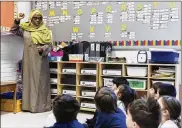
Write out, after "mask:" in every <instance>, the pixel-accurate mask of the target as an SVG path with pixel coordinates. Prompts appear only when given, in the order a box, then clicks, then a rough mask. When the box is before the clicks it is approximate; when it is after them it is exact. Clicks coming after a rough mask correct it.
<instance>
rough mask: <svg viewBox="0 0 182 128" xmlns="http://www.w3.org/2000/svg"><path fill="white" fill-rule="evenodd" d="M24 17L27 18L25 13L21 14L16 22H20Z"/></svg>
mask: <svg viewBox="0 0 182 128" xmlns="http://www.w3.org/2000/svg"><path fill="white" fill-rule="evenodd" d="M24 17H25V14H24V13H19V16H18V18H16V21H20V20H21V19H23V18H24Z"/></svg>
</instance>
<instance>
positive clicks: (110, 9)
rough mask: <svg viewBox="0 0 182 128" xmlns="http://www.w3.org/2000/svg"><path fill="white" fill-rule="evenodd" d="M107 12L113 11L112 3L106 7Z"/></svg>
mask: <svg viewBox="0 0 182 128" xmlns="http://www.w3.org/2000/svg"><path fill="white" fill-rule="evenodd" d="M106 12H107V13H111V12H112V7H111V6H110V5H108V6H107V7H106Z"/></svg>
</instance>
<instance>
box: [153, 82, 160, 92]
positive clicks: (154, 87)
mask: <svg viewBox="0 0 182 128" xmlns="http://www.w3.org/2000/svg"><path fill="white" fill-rule="evenodd" d="M161 84H162V83H161V82H155V83H154V84H153V85H152V88H153V89H154V92H155V94H157V90H158V89H159V86H160V85H161Z"/></svg>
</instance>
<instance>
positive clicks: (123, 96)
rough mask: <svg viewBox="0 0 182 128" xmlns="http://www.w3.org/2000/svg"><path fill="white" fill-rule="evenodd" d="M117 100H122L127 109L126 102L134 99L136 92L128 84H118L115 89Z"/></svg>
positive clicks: (128, 102)
mask: <svg viewBox="0 0 182 128" xmlns="http://www.w3.org/2000/svg"><path fill="white" fill-rule="evenodd" d="M115 93H116V95H117V98H118V100H120V101H122V102H123V103H124V105H125V108H126V109H127V107H128V104H130V103H131V102H133V101H134V100H135V99H136V97H137V96H136V92H135V90H134V89H132V88H130V87H129V86H128V85H126V84H124V85H120V86H119V87H118V88H117V90H116V91H115Z"/></svg>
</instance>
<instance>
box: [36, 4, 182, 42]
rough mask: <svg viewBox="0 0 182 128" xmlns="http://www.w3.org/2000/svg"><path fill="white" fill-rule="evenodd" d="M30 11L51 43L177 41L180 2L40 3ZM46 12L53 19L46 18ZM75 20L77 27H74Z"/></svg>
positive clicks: (179, 29) (179, 34)
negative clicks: (40, 18) (36, 14)
mask: <svg viewBox="0 0 182 128" xmlns="http://www.w3.org/2000/svg"><path fill="white" fill-rule="evenodd" d="M75 5H83V6H80V7H79V8H76V7H78V6H75ZM33 8H38V9H41V10H42V12H43V14H44V16H45V17H44V21H45V22H46V24H47V26H49V28H50V29H51V30H52V32H53V37H54V40H55V41H71V40H73V39H75V40H78V41H121V40H180V39H181V3H180V2H60V1H59V2H58V1H56V2H50V1H49V2H41V1H40V2H36V3H35V2H34V4H33ZM50 12H52V14H55V16H53V15H52V16H49V14H51V13H50ZM65 14H67V15H65ZM78 14H81V15H78ZM76 16H77V18H78V19H79V18H80V19H79V20H78V19H77V20H76V22H77V23H78V21H79V24H75V23H74V22H75V19H74V18H75V17H76ZM91 17H92V19H93V20H96V24H93V23H94V22H95V21H91ZM171 17H172V19H171ZM144 19H145V20H144ZM108 22H109V23H108ZM93 27H94V31H93Z"/></svg>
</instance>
